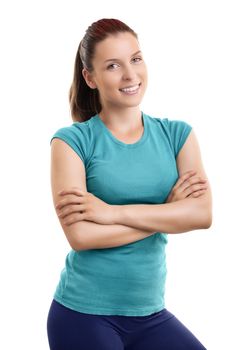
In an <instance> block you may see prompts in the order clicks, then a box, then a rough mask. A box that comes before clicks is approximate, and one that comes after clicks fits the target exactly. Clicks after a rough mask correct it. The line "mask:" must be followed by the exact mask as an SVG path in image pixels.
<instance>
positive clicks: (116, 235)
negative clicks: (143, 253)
mask: <svg viewBox="0 0 233 350" xmlns="http://www.w3.org/2000/svg"><path fill="white" fill-rule="evenodd" d="M77 227H78V237H79V239H78V242H77V245H76V247H73V248H74V249H75V248H76V249H77V250H87V249H101V248H113V247H119V246H122V245H126V244H128V243H132V242H135V241H139V240H141V239H144V238H146V237H149V236H150V235H152V234H155V232H154V231H153V230H150V231H149V230H143V229H137V228H134V227H130V226H125V225H121V224H113V225H100V224H97V223H95V222H91V221H80V222H78V225H77Z"/></svg>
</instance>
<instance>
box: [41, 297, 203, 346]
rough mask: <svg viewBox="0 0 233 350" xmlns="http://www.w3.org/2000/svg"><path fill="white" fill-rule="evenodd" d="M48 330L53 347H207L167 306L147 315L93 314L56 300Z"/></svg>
mask: <svg viewBox="0 0 233 350" xmlns="http://www.w3.org/2000/svg"><path fill="white" fill-rule="evenodd" d="M47 332H48V340H49V346H50V349H51V350H206V348H205V347H204V346H203V345H202V344H201V343H200V341H199V340H198V339H197V338H196V337H195V336H194V335H193V334H192V333H191V332H190V331H189V330H188V329H187V328H186V327H185V326H184V325H183V324H182V323H181V322H180V321H179V320H178V319H177V318H176V317H175V316H174V315H173V314H172V313H171V312H169V311H168V310H167V309H163V310H162V311H160V312H155V313H153V314H151V315H148V316H118V315H110V316H109V315H92V314H86V313H82V312H78V311H74V310H71V309H70V308H67V307H65V306H63V305H62V304H60V303H58V302H57V301H55V300H53V301H52V304H51V306H50V310H49V313H48V319H47Z"/></svg>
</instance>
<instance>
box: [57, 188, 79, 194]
mask: <svg viewBox="0 0 233 350" xmlns="http://www.w3.org/2000/svg"><path fill="white" fill-rule="evenodd" d="M58 194H59V195H61V196H62V195H64V194H75V195H77V196H83V195H84V194H85V191H82V190H81V189H79V188H76V187H74V188H70V189H68V190H62V191H59V192H58Z"/></svg>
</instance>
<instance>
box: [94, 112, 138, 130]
mask: <svg viewBox="0 0 233 350" xmlns="http://www.w3.org/2000/svg"><path fill="white" fill-rule="evenodd" d="M98 115H99V117H100V118H101V119H102V121H103V122H104V123H105V125H106V126H107V127H108V128H109V129H111V130H113V131H116V132H122V133H127V132H129V131H130V130H135V129H138V128H140V127H142V112H141V110H140V108H139V106H137V107H131V108H127V109H124V110H121V111H119V110H117V111H116V110H109V109H108V110H106V109H105V108H102V110H101V111H100V113H98Z"/></svg>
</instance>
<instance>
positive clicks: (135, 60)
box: [133, 57, 142, 63]
mask: <svg viewBox="0 0 233 350" xmlns="http://www.w3.org/2000/svg"><path fill="white" fill-rule="evenodd" d="M133 61H134V62H135V63H138V62H140V61H142V58H141V57H135V58H133Z"/></svg>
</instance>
